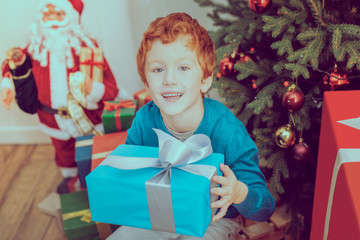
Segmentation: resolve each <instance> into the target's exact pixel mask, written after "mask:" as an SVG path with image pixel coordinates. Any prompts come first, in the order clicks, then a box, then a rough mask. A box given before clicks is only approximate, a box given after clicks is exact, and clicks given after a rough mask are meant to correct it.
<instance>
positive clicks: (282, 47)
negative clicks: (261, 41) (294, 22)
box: [270, 35, 294, 56]
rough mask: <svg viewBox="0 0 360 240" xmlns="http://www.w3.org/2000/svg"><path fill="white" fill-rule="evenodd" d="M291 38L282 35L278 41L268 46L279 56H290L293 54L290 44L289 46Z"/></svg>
mask: <svg viewBox="0 0 360 240" xmlns="http://www.w3.org/2000/svg"><path fill="white" fill-rule="evenodd" d="M291 40H292V39H291V36H289V35H284V36H283V38H282V39H281V40H280V41H276V42H274V43H272V44H271V45H270V47H271V48H272V49H277V50H278V51H277V54H278V55H279V56H282V55H284V54H285V53H287V54H289V55H290V54H292V53H293V52H294V50H293V47H292V44H291Z"/></svg>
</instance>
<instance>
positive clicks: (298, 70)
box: [284, 63, 310, 79]
mask: <svg viewBox="0 0 360 240" xmlns="http://www.w3.org/2000/svg"><path fill="white" fill-rule="evenodd" d="M284 68H285V69H287V70H289V71H291V72H292V73H291V75H292V76H293V77H294V78H297V77H299V76H300V75H302V76H303V77H304V78H305V79H309V78H310V72H309V70H308V69H307V68H306V66H304V65H301V64H297V63H286V64H285V65H284Z"/></svg>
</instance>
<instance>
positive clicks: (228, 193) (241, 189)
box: [210, 164, 248, 221]
mask: <svg viewBox="0 0 360 240" xmlns="http://www.w3.org/2000/svg"><path fill="white" fill-rule="evenodd" d="M220 170H221V171H222V173H223V176H214V177H213V181H214V182H216V183H218V184H220V185H221V187H216V188H212V189H211V190H210V192H211V194H213V195H219V196H220V199H219V200H217V201H215V202H213V203H212V204H211V208H220V211H219V212H218V213H217V214H216V215H215V216H214V217H213V219H212V220H213V221H217V220H219V219H221V218H223V217H224V216H225V214H226V212H227V209H228V208H229V206H230V205H231V204H233V203H235V204H237V203H241V202H242V201H244V200H245V198H246V195H247V193H248V187H247V186H246V185H245V184H244V183H243V182H240V181H238V180H237V178H236V176H235V174H234V172H233V171H232V170H231V169H230V168H229V166H227V165H224V164H220Z"/></svg>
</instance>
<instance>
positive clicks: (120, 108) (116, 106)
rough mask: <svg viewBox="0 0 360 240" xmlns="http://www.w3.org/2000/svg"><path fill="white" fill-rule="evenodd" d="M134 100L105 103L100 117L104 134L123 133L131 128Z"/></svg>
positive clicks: (134, 109)
mask: <svg viewBox="0 0 360 240" xmlns="http://www.w3.org/2000/svg"><path fill="white" fill-rule="evenodd" d="M136 103H137V101H136V100H127V101H119V102H116V101H105V102H104V105H105V106H104V110H103V113H102V115H101V118H102V122H103V125H104V130H105V133H114V132H120V131H125V130H127V129H129V128H130V127H131V124H132V121H133V119H134V117H135V111H136Z"/></svg>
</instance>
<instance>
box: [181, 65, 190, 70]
mask: <svg viewBox="0 0 360 240" xmlns="http://www.w3.org/2000/svg"><path fill="white" fill-rule="evenodd" d="M189 69H190V68H189V67H187V66H181V67H179V70H180V71H186V70H189Z"/></svg>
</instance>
